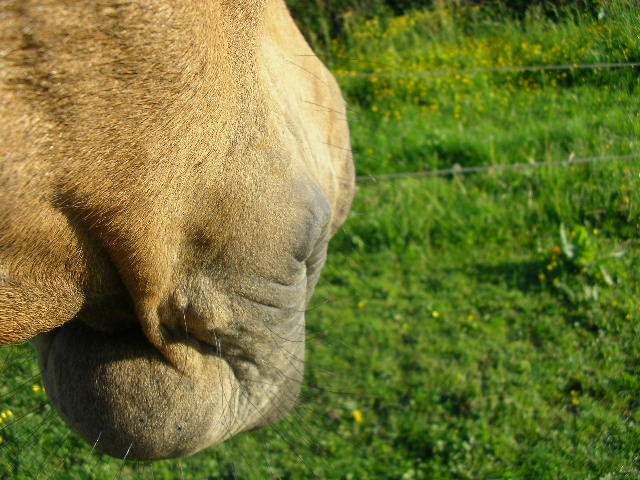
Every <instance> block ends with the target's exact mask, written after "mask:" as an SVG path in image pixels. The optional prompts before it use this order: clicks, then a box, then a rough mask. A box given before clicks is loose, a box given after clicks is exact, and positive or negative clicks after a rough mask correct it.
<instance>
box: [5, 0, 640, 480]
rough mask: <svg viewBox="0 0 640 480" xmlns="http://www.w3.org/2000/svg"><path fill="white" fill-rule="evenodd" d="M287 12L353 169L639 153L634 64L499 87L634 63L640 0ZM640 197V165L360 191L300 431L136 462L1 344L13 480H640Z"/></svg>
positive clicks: (298, 7) (328, 278) (320, 302)
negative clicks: (80, 432)
mask: <svg viewBox="0 0 640 480" xmlns="http://www.w3.org/2000/svg"><path fill="white" fill-rule="evenodd" d="M289 3H290V5H291V7H292V9H293V12H294V14H296V19H297V21H298V22H299V23H300V24H301V26H302V27H303V29H304V31H305V34H306V35H307V36H308V38H309V39H310V41H311V43H312V44H313V45H314V47H315V48H316V51H317V52H318V53H319V55H320V56H321V57H322V58H323V59H324V60H325V61H326V62H327V64H328V65H329V66H330V67H331V68H332V70H333V71H334V72H335V73H336V75H337V76H338V78H339V81H340V84H341V86H342V87H343V89H344V92H345V96H346V99H347V101H348V104H349V120H350V124H351V128H352V134H353V148H354V156H355V160H356V165H357V170H358V173H359V174H360V175H370V174H373V175H375V174H384V173H393V172H405V171H416V170H423V169H430V168H446V167H451V166H453V165H456V164H457V165H461V166H474V165H496V164H509V163H520V162H525V163H526V162H541V161H558V160H566V159H568V158H570V157H572V156H574V155H575V156H576V157H580V158H583V157H589V156H608V155H624V154H638V153H640V149H639V148H638V133H639V132H638V129H639V126H638V121H639V115H640V105H639V101H638V78H639V77H638V68H620V69H613V68H594V69H567V70H557V71H541V70H539V71H522V72H517V71H511V72H504V71H494V70H493V69H495V68H497V67H503V66H517V65H546V64H578V63H595V62H605V63H610V62H633V61H640V27H639V24H638V18H640V17H639V15H640V5H638V3H637V2H631V1H627V2H621V1H606V2H605V1H585V2H572V1H568V0H567V1H565V2H559V3H554V2H543V1H538V2H524V1H511V2H507V3H494V2H482V3H470V2H444V1H440V2H411V1H406V2H388V1H387V2H384V1H381V0H379V1H370V2H364V1H359V0H351V1H347V0H344V1H343V0H337V1H332V2H327V1H321V0H316V1H312V2H303V1H297V0H292V1H290V2H289ZM460 69H462V70H466V71H458V72H449V73H443V72H439V73H437V74H423V73H421V74H418V73H416V72H418V71H431V70H449V71H450V70H460ZM469 69H472V70H473V69H476V70H477V69H485V70H483V71H468V70H469ZM639 183H640V168H639V163H638V160H636V161H633V160H626V161H618V162H611V163H602V164H586V165H572V166H564V167H551V166H544V167H540V168H536V169H533V168H532V169H524V170H518V171H494V172H488V173H482V174H473V175H465V176H463V175H448V176H445V177H442V178H425V179H412V178H407V179H398V180H387V181H378V182H367V183H363V184H361V185H360V186H359V188H358V193H357V197H356V200H355V203H354V208H353V212H352V215H351V217H350V219H349V221H348V222H347V224H346V225H345V228H344V229H343V230H342V231H341V232H340V233H339V234H338V235H337V236H336V238H335V239H334V240H333V241H332V244H331V249H330V257H329V260H328V264H327V267H326V269H325V272H324V275H323V280H322V281H321V282H320V285H319V287H318V289H317V293H316V295H315V297H314V300H313V301H312V307H311V309H310V311H309V312H308V315H307V320H308V333H309V341H308V354H307V373H306V380H305V382H306V383H305V387H304V390H303V394H302V397H301V401H300V403H299V405H298V407H297V408H296V410H295V412H294V413H293V414H292V415H290V416H289V417H288V418H287V419H286V420H285V421H284V422H282V423H280V424H278V425H277V426H276V427H274V428H271V429H267V430H265V431H261V432H254V433H251V434H248V435H243V436H240V437H237V438H235V439H233V440H231V441H229V442H226V443H225V444H224V445H222V446H220V447H216V448H214V449H209V450H207V451H206V452H203V453H201V454H199V455H196V456H194V457H192V458H189V459H182V460H176V461H166V462H158V463H154V464H147V463H139V462H124V463H123V462H122V461H118V460H114V459H110V458H108V457H106V456H102V455H99V454H95V453H93V452H91V449H90V447H88V446H86V445H84V444H83V443H82V442H81V441H80V440H79V439H77V437H76V436H75V435H74V434H72V433H69V431H68V429H67V428H66V427H65V426H64V425H63V424H62V422H61V421H60V420H59V418H58V417H57V416H56V415H55V414H54V413H52V411H51V407H50V406H49V404H48V402H47V400H46V395H45V394H44V392H43V391H42V389H41V388H40V383H39V379H38V376H37V369H36V366H35V362H34V359H33V356H32V354H31V353H30V350H29V347H28V346H26V345H24V346H18V347H9V348H3V349H2V350H0V368H2V373H3V381H2V386H0V418H1V419H2V423H0V435H1V436H2V444H0V474H1V475H3V478H16V479H27V478H28V479H31V478H34V477H40V478H60V479H66V478H86V479H97V478H100V479H102V478H104V479H107V478H123V479H124V478H163V479H171V478H203V479H263V478H282V479H305V478H323V479H324V478H332V479H333V478H335V479H380V478H388V479H438V478H442V479H449V478H493V479H497V478H536V479H547V478H548V479H560V478H566V479H575V478H593V479H616V478H640V453H639V452H640V429H639V428H638V422H640V411H639V407H640V360H639V359H640V347H639V345H638V341H637V339H638V336H639V333H640V331H639V330H640V327H639V323H638V318H639V316H640V311H639V308H638V307H639V299H640V295H639V294H640V283H639V282H638V278H637V272H638V267H639V266H640V265H639V263H640V260H639V256H638V253H639V251H640V248H639V245H638V234H639V233H640V232H639V218H638V201H639V198H638V187H639ZM3 414H4V416H3Z"/></svg>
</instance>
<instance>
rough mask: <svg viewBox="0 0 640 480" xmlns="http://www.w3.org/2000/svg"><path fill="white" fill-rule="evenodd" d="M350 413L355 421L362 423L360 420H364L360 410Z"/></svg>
mask: <svg viewBox="0 0 640 480" xmlns="http://www.w3.org/2000/svg"><path fill="white" fill-rule="evenodd" d="M351 415H353V419H354V420H355V421H356V423H362V420H364V415H362V412H361V411H360V410H354V411H353V412H351Z"/></svg>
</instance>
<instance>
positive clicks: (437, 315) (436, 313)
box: [431, 310, 440, 318]
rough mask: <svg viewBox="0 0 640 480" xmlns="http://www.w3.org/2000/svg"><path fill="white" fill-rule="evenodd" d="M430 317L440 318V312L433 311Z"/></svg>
mask: <svg viewBox="0 0 640 480" xmlns="http://www.w3.org/2000/svg"><path fill="white" fill-rule="evenodd" d="M431 315H432V316H433V318H440V312H439V311H437V310H434V311H433V312H432V313H431Z"/></svg>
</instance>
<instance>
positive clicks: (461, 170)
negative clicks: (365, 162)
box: [356, 153, 640, 183]
mask: <svg viewBox="0 0 640 480" xmlns="http://www.w3.org/2000/svg"><path fill="white" fill-rule="evenodd" d="M638 159H640V153H631V154H627V155H607V156H604V157H583V158H577V157H575V155H573V154H572V155H570V156H569V158H568V159H567V160H559V161H548V162H535V161H534V162H526V163H503V164H497V165H478V166H474V167H462V166H460V165H454V166H453V167H450V168H442V169H436V170H421V171H417V172H399V173H385V174H380V175H358V176H356V182H358V183H367V182H377V181H381V180H395V179H401V178H420V177H438V176H449V175H465V174H471V173H482V172H497V171H504V170H520V169H525V168H540V167H552V166H571V165H580V164H586V163H604V162H613V161H621V160H638Z"/></svg>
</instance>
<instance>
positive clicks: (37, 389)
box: [31, 384, 40, 392]
mask: <svg viewBox="0 0 640 480" xmlns="http://www.w3.org/2000/svg"><path fill="white" fill-rule="evenodd" d="M31 390H33V391H34V392H39V391H40V385H38V384H35V385H34V386H33V387H31Z"/></svg>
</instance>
